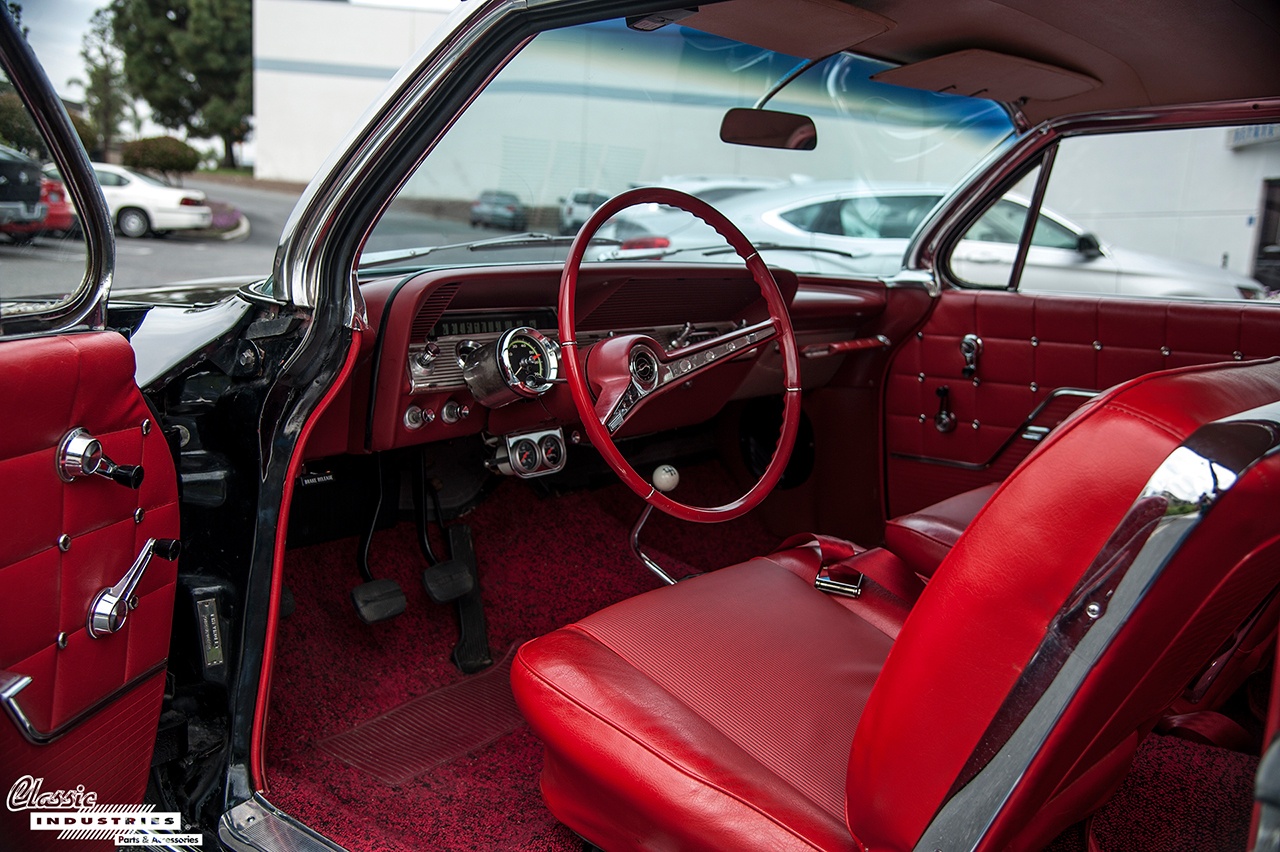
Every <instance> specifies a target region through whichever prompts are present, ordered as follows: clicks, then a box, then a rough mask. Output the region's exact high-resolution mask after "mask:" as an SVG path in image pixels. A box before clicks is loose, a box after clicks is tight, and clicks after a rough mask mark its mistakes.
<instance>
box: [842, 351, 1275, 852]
mask: <svg viewBox="0 0 1280 852" xmlns="http://www.w3.org/2000/svg"><path fill="white" fill-rule="evenodd" d="M1277 400H1280V360H1277V359H1272V360H1269V361H1262V362H1253V363H1228V364H1218V365H1209V366H1203V367H1192V368H1186V369H1182V370H1173V371H1167V372H1162V373H1156V374H1151V375H1149V376H1145V377H1142V378H1140V379H1136V380H1134V381H1132V382H1128V383H1125V384H1123V385H1120V386H1118V387H1116V388H1114V389H1112V390H1111V391H1108V392H1107V393H1105V394H1103V395H1101V396H1099V397H1097V398H1096V399H1095V400H1093V401H1092V402H1091V403H1089V404H1088V405H1086V406H1084V407H1082V408H1081V409H1080V410H1079V412H1078V413H1077V415H1076V416H1075V417H1073V418H1072V419H1070V420H1069V421H1067V422H1065V423H1064V424H1063V425H1062V426H1060V427H1059V428H1058V429H1057V430H1055V432H1054V433H1053V434H1052V435H1051V436H1050V437H1049V438H1048V439H1046V440H1045V441H1044V442H1043V443H1042V445H1041V446H1040V447H1039V448H1037V450H1036V452H1035V453H1033V454H1032V455H1031V456H1030V457H1028V459H1027V460H1026V461H1025V462H1024V463H1023V464H1022V465H1021V466H1020V467H1019V468H1018V469H1016V470H1015V471H1014V473H1013V474H1012V475H1010V476H1009V478H1008V479H1007V480H1006V481H1005V482H1004V483H1003V484H1002V485H1001V487H1000V488H999V489H998V490H997V492H996V494H995V495H994V496H993V497H992V499H991V501H990V502H989V503H988V504H987V506H986V507H985V508H984V509H983V511H982V512H981V513H979V515H978V516H977V517H976V518H975V519H974V522H973V524H972V525H971V526H970V527H969V529H968V530H967V531H966V532H965V534H964V535H963V536H962V537H961V538H960V540H959V541H958V542H957V544H956V546H955V548H954V549H953V550H952V552H951V553H950V555H949V556H948V557H947V559H946V560H945V561H944V562H943V564H942V565H941V566H940V567H939V569H938V572H937V574H936V575H935V576H934V578H933V580H932V582H931V583H930V584H929V586H928V588H927V589H926V590H925V592H924V594H923V595H922V596H921V598H920V600H919V601H918V602H917V604H916V606H915V608H914V609H913V610H912V612H911V615H910V616H909V618H908V619H907V621H906V623H905V624H904V625H903V628H902V631H901V633H900V634H899V636H898V640H897V642H896V644H895V645H894V648H893V650H892V651H891V653H890V654H889V657H888V659H887V661H886V663H885V666H884V669H883V671H882V673H881V676H880V678H879V679H878V681H877V683H876V686H875V689H874V690H873V691H872V694H871V696H870V698H869V700H868V703H867V707H866V711H865V712H864V714H863V716H862V719H861V721H860V722H859V724H858V729H857V732H856V734H855V737H854V740H853V746H852V750H851V754H850V762H849V774H848V784H847V795H848V805H847V813H848V815H849V827H850V829H851V830H852V831H853V833H854V835H855V836H856V837H858V838H859V840H861V841H862V842H863V843H865V844H866V845H867V846H868V847H870V848H895V849H909V848H912V847H913V846H914V845H915V844H916V843H917V841H918V840H920V839H921V837H922V835H924V834H925V833H926V830H927V829H930V826H931V823H934V820H935V818H937V819H938V820H939V822H942V821H944V820H945V819H946V818H949V817H950V816H952V815H954V814H955V813H956V812H957V811H958V812H959V820H960V823H959V824H963V825H965V827H966V830H969V829H972V830H974V831H977V832H978V833H977V834H976V835H975V839H976V841H978V842H979V845H981V846H984V847H985V848H1035V847H1037V846H1038V845H1041V844H1043V842H1045V841H1047V840H1048V839H1050V838H1051V837H1052V836H1053V835H1054V834H1055V833H1056V832H1057V831H1058V830H1060V829H1061V828H1062V827H1064V826H1065V825H1066V824H1068V823H1069V822H1071V821H1072V820H1074V819H1077V818H1079V816H1080V815H1081V814H1083V813H1087V812H1088V811H1089V810H1091V809H1092V808H1093V807H1096V805H1097V804H1099V803H1101V802H1102V801H1104V800H1105V798H1106V796H1108V795H1109V794H1110V792H1111V791H1112V790H1113V789H1114V786H1115V785H1116V784H1117V783H1118V782H1119V780H1120V779H1121V778H1122V777H1123V775H1124V772H1125V771H1126V769H1127V767H1128V762H1129V758H1130V757H1131V755H1132V751H1133V749H1134V748H1135V747H1136V744H1137V742H1138V741H1139V740H1140V739H1141V737H1142V736H1143V735H1145V734H1146V732H1147V731H1148V730H1149V729H1150V727H1151V725H1152V724H1154V721H1155V720H1156V718H1157V717H1158V716H1159V715H1160V713H1161V712H1162V711H1163V709H1164V708H1165V707H1167V706H1168V705H1169V703H1170V702H1171V701H1172V700H1173V699H1174V698H1176V697H1177V696H1178V694H1179V693H1180V692H1181V691H1182V690H1183V688H1184V687H1185V686H1186V684H1187V683H1188V681H1189V680H1190V679H1191V678H1192V677H1193V676H1194V675H1195V674H1196V673H1197V671H1199V670H1200V669H1201V668H1202V667H1203V666H1204V665H1205V663H1206V662H1207V661H1208V660H1209V659H1211V658H1212V657H1213V655H1214V654H1215V652H1217V651H1218V650H1219V648H1220V647H1221V644H1222V643H1223V641H1225V640H1226V639H1227V638H1228V637H1230V636H1231V634H1232V633H1233V632H1234V631H1235V630H1236V629H1237V628H1238V627H1239V625H1240V624H1241V623H1242V622H1243V621H1245V620H1246V619H1247V618H1248V617H1249V615H1250V613H1251V612H1252V611H1253V610H1254V609H1255V608H1256V606H1257V605H1258V604H1259V603H1260V602H1261V601H1262V600H1264V599H1265V597H1266V596H1267V595H1268V594H1270V593H1271V591H1272V590H1273V589H1274V588H1275V586H1276V581H1277V578H1280V571H1278V570H1276V569H1277V557H1278V555H1280V548H1278V546H1277V544H1276V541H1277V536H1278V535H1280V519H1277V518H1276V516H1275V513H1274V512H1270V511H1268V510H1267V509H1265V508H1264V509H1261V510H1259V508H1258V506H1264V507H1265V506H1268V505H1269V506H1275V505H1277V503H1276V501H1275V497H1274V494H1275V490H1276V488H1277V485H1276V484H1275V483H1277V482H1278V481H1280V476H1276V475H1275V473H1276V470H1277V465H1278V464H1280V462H1278V461H1277V457H1276V456H1274V455H1273V456H1271V457H1269V458H1268V459H1266V460H1265V461H1264V462H1262V463H1261V464H1259V465H1256V466H1254V467H1253V468H1251V469H1250V471H1249V473H1248V475H1246V476H1241V477H1240V478H1239V481H1237V482H1236V483H1235V486H1234V487H1233V488H1232V489H1231V490H1230V491H1228V492H1227V493H1225V494H1224V495H1222V498H1221V499H1220V500H1218V501H1217V503H1215V504H1214V505H1213V506H1212V509H1211V511H1207V512H1205V513H1204V516H1203V518H1202V519H1200V518H1199V517H1198V516H1197V519H1198V525H1196V526H1195V528H1194V529H1193V530H1192V531H1191V532H1190V534H1189V535H1187V537H1186V539H1185V541H1183V542H1182V545H1181V547H1180V548H1178V549H1177V550H1176V551H1175V552H1174V555H1173V557H1172V558H1171V560H1170V561H1168V563H1167V564H1163V563H1162V565H1163V571H1162V573H1160V574H1159V578H1158V580H1156V581H1155V582H1154V583H1153V584H1152V585H1151V587H1150V589H1149V591H1148V592H1147V593H1146V596H1145V597H1144V598H1142V599H1141V600H1140V601H1139V602H1138V603H1137V604H1136V608H1135V609H1134V611H1133V613H1132V615H1131V617H1129V618H1127V619H1124V620H1123V626H1122V627H1121V628H1120V630H1119V632H1118V633H1116V635H1115V637H1114V639H1113V640H1111V641H1110V642H1109V643H1108V644H1106V645H1104V646H1103V647H1102V648H1101V649H1100V650H1099V652H1098V654H1099V656H1098V657H1097V661H1096V663H1095V664H1094V665H1093V666H1092V667H1091V668H1089V669H1088V670H1086V672H1085V674H1083V675H1082V677H1083V682H1082V683H1080V684H1077V686H1076V688H1075V689H1074V690H1073V691H1071V692H1070V693H1068V694H1066V695H1065V697H1063V698H1062V702H1063V704H1062V706H1061V707H1060V708H1059V712H1058V713H1055V714H1051V715H1050V717H1049V718H1050V723H1048V724H1047V726H1046V730H1047V733H1045V732H1043V731H1042V732H1041V733H1042V734H1044V735H1043V736H1042V737H1041V738H1040V740H1039V741H1033V742H1032V744H1031V745H1026V744H1025V742H1026V741H1020V740H1018V739H1017V737H1018V736H1020V735H1021V732H1019V731H1016V730H1015V726H1016V724H1017V723H1019V722H1021V721H1022V720H1023V719H1024V718H1026V717H1027V716H1028V714H1029V712H1031V710H1030V708H1031V707H1032V706H1033V705H1034V704H1035V702H1036V701H1037V700H1040V697H1041V696H1042V695H1043V693H1044V689H1045V688H1046V686H1048V684H1049V682H1050V681H1051V679H1052V677H1053V676H1054V674H1055V672H1054V671H1052V670H1051V669H1052V666H1049V667H1048V668H1046V661H1051V658H1053V657H1054V656H1055V654H1058V653H1059V652H1061V651H1062V650H1063V648H1064V647H1066V646H1068V645H1069V646H1070V647H1071V648H1074V647H1075V645H1074V643H1075V642H1083V641H1084V640H1083V639H1082V638H1081V636H1082V635H1085V634H1088V633H1089V632H1091V631H1093V630H1094V629H1095V628H1094V626H1093V625H1094V624H1095V623H1096V625H1097V626H1098V628H1101V626H1102V625H1103V624H1104V623H1108V618H1107V616H1106V612H1107V607H1108V606H1111V605H1112V601H1111V599H1110V598H1108V597H1105V596H1104V598H1102V599H1101V600H1100V601H1098V600H1093V599H1090V601H1089V602H1092V603H1100V606H1101V609H1100V610H1098V611H1096V612H1094V613H1093V615H1089V614H1087V612H1086V610H1085V609H1084V603H1083V601H1084V600H1085V598H1084V597H1082V596H1081V590H1082V589H1085V588H1089V587H1091V586H1093V585H1095V583H1094V581H1095V580H1097V579H1098V578H1103V580H1105V581H1107V582H1109V581H1110V580H1111V578H1114V577H1116V576H1120V575H1121V574H1122V573H1123V572H1120V574H1117V573H1115V572H1113V569H1115V568H1117V567H1119V568H1121V569H1126V568H1128V566H1129V564H1130V562H1131V561H1132V560H1133V559H1134V558H1135V555H1136V553H1137V550H1138V548H1139V547H1140V546H1142V545H1143V544H1144V543H1147V542H1148V537H1149V536H1151V533H1152V530H1153V529H1155V528H1156V527H1157V526H1158V525H1159V524H1162V523H1164V521H1163V520H1162V519H1163V518H1164V512H1165V510H1166V508H1167V504H1168V501H1167V500H1166V499H1165V498H1162V497H1159V496H1158V495H1157V496H1152V495H1146V496H1144V495H1143V492H1144V488H1146V486H1147V484H1148V481H1149V480H1151V478H1152V476H1153V474H1155V473H1156V472H1157V470H1158V469H1160V468H1161V466H1162V464H1163V463H1165V462H1166V460H1167V459H1168V458H1169V457H1170V456H1171V454H1173V453H1174V451H1175V450H1178V448H1179V447H1180V446H1181V445H1182V444H1183V443H1184V442H1186V441H1187V440H1188V438H1190V437H1191V436H1192V435H1193V433H1195V432H1196V431H1197V429H1199V428H1200V427H1202V426H1204V425H1205V424H1209V423H1212V422H1213V421H1216V420H1219V419H1221V418H1225V417H1230V416H1233V415H1237V414H1239V413H1240V412H1243V411H1249V410H1251V409H1255V408H1257V407H1259V406H1263V405H1267V404H1270V403H1273V402H1275V401H1277ZM1180 452H1185V451H1180ZM1246 455H1247V453H1246ZM1224 470H1225V468H1224ZM1140 497H1142V498H1143V499H1142V500H1139V498H1140ZM1268 497H1269V499H1268ZM1162 500H1163V501H1164V502H1161V501H1162ZM1135 508H1136V513H1135V512H1134V510H1135ZM1175 514H1176V513H1175ZM1191 514H1194V513H1189V516H1190V515H1191ZM1160 540H1161V541H1167V540H1169V537H1168V534H1167V533H1160ZM1155 541H1156V539H1155V538H1152V539H1151V542H1153V543H1154V542H1155ZM1144 558H1145V557H1144ZM1104 585H1105V583H1104ZM1104 591H1105V590H1104ZM1118 600H1119V599H1118V598H1117V602H1118ZM1109 623H1110V624H1111V625H1114V624H1116V623H1118V622H1116V621H1114V620H1113V621H1111V622H1109ZM1108 629H1110V628H1109V627H1108ZM1096 635H1097V636H1102V635H1103V632H1102V631H1100V632H1098V633H1097V634H1096ZM1046 637H1049V641H1046ZM1082 647H1083V646H1082ZM1033 658H1034V662H1033ZM1058 662H1059V663H1061V662H1062V661H1061V660H1059V661H1058ZM1037 712H1038V711H1037ZM1020 742H1022V743H1023V745H1021V746H1019V745H1018V743H1020ZM1001 748H1005V749H1006V750H1008V749H1013V751H1014V752H1015V754H1014V755H1013V758H1014V759H1012V760H1011V758H1010V755H1009V754H1008V753H1007V751H1006V752H1005V753H1001V757H1000V759H999V760H998V761H993V760H992V758H993V757H994V756H995V755H996V754H997V752H999V750H1000V749H1001ZM1018 760H1023V763H1022V764H1021V765H1020V768H1018V770H1017V772H1016V773H1015V774H1014V775H1013V776H1012V777H1011V778H1009V779H1006V780H1007V781H1008V788H1009V789H1010V790H1012V792H1011V793H1009V792H1008V791H1007V790H1006V791H1005V792H1003V793H1002V792H1000V789H999V788H1000V783H1003V782H997V783H996V784H995V786H994V787H990V786H989V785H988V787H986V788H984V786H983V785H984V784H988V782H989V781H990V779H991V778H992V777H993V774H994V773H996V772H998V771H999V770H1001V769H1002V768H1003V767H1006V766H1014V765H1015V764H1017V761H1018ZM984 789H985V790H986V791H987V792H986V793H985V794H983V793H982V790H984ZM993 790H994V792H992V791H993ZM982 795H986V797H987V798H986V799H985V800H983V799H982V798H981V796H982ZM975 796H976V797H977V798H975ZM934 828H935V829H936V828H937V825H936V824H935V825H934ZM988 829H989V830H988ZM930 848H932V847H930Z"/></svg>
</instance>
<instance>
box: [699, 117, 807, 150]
mask: <svg viewBox="0 0 1280 852" xmlns="http://www.w3.org/2000/svg"><path fill="white" fill-rule="evenodd" d="M720 140H721V141H723V142H728V143H730V144H731V145H751V146H754V147H756V148H783V149H786V150H790V151H812V150H813V149H814V148H816V147H817V146H818V128H816V127H814V125H813V119H811V118H809V116H807V115H797V114H795V113H792V112H775V111H774V110H768V109H731V110H729V111H728V112H727V113H725V115H724V120H723V121H721V122H720Z"/></svg>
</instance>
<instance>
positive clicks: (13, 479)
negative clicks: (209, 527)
mask: <svg viewBox="0 0 1280 852" xmlns="http://www.w3.org/2000/svg"><path fill="white" fill-rule="evenodd" d="M133 374H134V360H133V351H132V349H130V347H129V344H128V342H127V341H126V340H125V339H124V338H122V337H120V336H119V335H117V334H113V333H105V332H102V333H86V334H71V335H63V336H60V337H48V338H39V339H29V340H10V341H4V342H0V411H3V412H5V415H6V417H5V421H6V422H5V423H4V425H3V428H0V483H3V486H0V523H3V525H4V534H3V535H2V536H0V691H5V693H6V694H5V696H4V699H3V710H4V712H3V713H0V789H2V790H4V791H5V793H6V795H8V794H9V792H10V791H11V790H13V789H14V784H15V783H21V779H23V778H24V777H27V776H29V777H30V778H35V779H42V781H41V788H42V790H43V791H45V792H50V791H56V790H75V789H77V788H78V787H80V786H81V785H83V787H84V790H85V791H86V792H91V793H95V794H96V796H97V801H98V803H99V804H113V805H124V804H136V803H138V802H140V801H141V799H142V794H143V792H144V790H145V788H146V779H147V771H148V768H149V766H150V755H151V749H152V746H153V744H154V739H155V731H156V722H157V718H158V715H159V711H160V698H161V694H162V691H163V686H164V665H165V661H166V658H167V655H168V647H169V629H170V622H171V619H172V614H173V598H174V592H175V587H176V578H177V563H176V561H174V562H171V561H166V560H164V559H162V558H158V557H157V558H153V559H152V560H151V562H150V564H149V565H148V566H147V569H146V571H145V573H144V574H143V576H142V579H141V580H140V582H139V583H138V585H137V587H136V589H135V592H134V595H135V597H136V602H137V603H136V607H134V608H133V609H132V610H130V611H129V613H128V615H127V617H126V619H125V622H124V624H123V626H122V627H120V629H119V630H118V631H116V632H114V633H102V632H100V635H99V637H98V638H91V636H90V635H89V630H88V615H89V608H90V604H91V602H92V600H93V599H94V597H95V596H96V595H97V594H98V592H99V591H101V590H103V589H106V588H109V587H111V586H112V585H114V584H116V583H118V582H119V581H120V580H121V578H122V577H124V575H125V573H126V572H127V570H128V569H129V567H130V566H131V564H132V563H133V562H134V559H135V557H136V556H137V554H138V553H139V551H140V550H142V548H143V546H144V544H145V543H146V542H147V540H148V539H150V538H157V539H176V538H178V489H177V477H176V474H175V472H174V466H173V460H172V458H171V456H170V453H169V449H168V446H167V444H166V442H165V438H164V435H163V433H162V432H161V431H160V429H159V428H158V426H157V425H156V424H155V423H154V422H152V414H151V412H150V410H149V409H148V407H147V405H146V403H145V401H144V400H143V397H142V395H141V393H140V392H139V391H138V389H137V387H136V386H135V384H134V377H133ZM75 427H82V428H84V429H86V430H87V431H88V432H89V433H90V434H92V435H93V437H95V438H97V439H98V440H99V441H100V442H101V444H102V449H103V452H104V454H105V455H106V456H107V457H109V458H110V459H112V460H113V461H115V462H116V463H118V464H141V465H142V466H143V471H144V476H143V480H142V483H141V486H140V487H139V488H138V489H137V490H134V489H132V488H129V487H128V486H126V485H122V484H120V483H117V482H113V481H111V480H109V479H107V478H105V477H102V476H83V477H76V478H74V479H72V481H70V482H66V481H64V480H63V478H62V477H61V476H60V474H59V471H58V468H57V463H56V456H57V448H58V445H59V444H60V443H61V441H62V438H63V436H64V435H66V434H67V433H68V432H69V431H70V430H72V429H73V428H75ZM28 678H29V680H26V679H28ZM24 720H25V722H24ZM57 837H58V832H55V831H31V830H30V829H29V828H28V815H27V813H26V812H25V811H23V810H18V811H16V812H15V811H14V810H13V809H12V808H10V807H5V808H3V809H0V848H5V849H39V848H50V849H59V850H68V849H72V848H75V846H76V845H77V844H75V843H71V842H69V841H66V840H58V839H57ZM88 848H103V844H102V842H101V841H99V842H97V844H96V845H94V844H92V843H91V844H90V845H89V846H88Z"/></svg>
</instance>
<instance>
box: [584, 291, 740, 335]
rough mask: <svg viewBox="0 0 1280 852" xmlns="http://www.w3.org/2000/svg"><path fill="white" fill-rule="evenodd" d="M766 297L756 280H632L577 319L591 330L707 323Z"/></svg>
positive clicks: (723, 317)
mask: <svg viewBox="0 0 1280 852" xmlns="http://www.w3.org/2000/svg"><path fill="white" fill-rule="evenodd" d="M761 298H763V297H762V296H761V295H760V290H759V288H758V287H756V284H755V282H754V281H752V280H750V279H747V280H745V281H744V280H737V281H734V280H725V279H711V280H693V281H689V280H680V279H676V280H671V281H642V280H632V281H628V282H626V283H625V284H623V285H622V286H621V287H619V288H618V290H617V291H616V292H614V293H613V294H612V295H611V296H609V298H607V299H605V300H604V302H603V303H602V304H601V305H600V306H599V307H598V308H596V309H595V310H593V311H591V313H589V314H587V316H585V317H583V318H582V319H580V320H579V322H578V327H579V328H581V329H584V330H588V331H597V330H603V329H617V328H637V327H642V326H660V325H669V324H671V323H676V324H677V325H678V324H679V323H683V322H692V323H707V322H715V321H717V320H723V319H725V318H726V317H735V316H738V315H739V314H740V312H741V311H742V310H743V309H745V308H746V307H747V306H748V305H750V304H751V303H752V302H754V301H756V300H757V299H761Z"/></svg>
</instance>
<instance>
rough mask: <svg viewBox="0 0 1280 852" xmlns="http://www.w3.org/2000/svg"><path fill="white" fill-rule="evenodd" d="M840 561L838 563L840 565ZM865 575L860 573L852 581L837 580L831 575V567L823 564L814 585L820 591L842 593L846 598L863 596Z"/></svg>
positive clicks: (830, 593) (832, 593) (834, 593)
mask: <svg viewBox="0 0 1280 852" xmlns="http://www.w3.org/2000/svg"><path fill="white" fill-rule="evenodd" d="M838 564H839V563H837V565H838ZM863 576H864V575H862V574H861V573H859V574H858V575H857V576H856V578H854V579H853V581H852V582H849V581H847V580H837V579H836V578H834V577H832V576H831V569H830V568H828V567H827V566H825V565H824V566H822V567H821V568H819V569H818V576H817V577H815V578H814V580H813V587H814V588H815V589H817V590H818V591H820V592H826V593H827V594H829V595H840V596H841V597H846V598H860V597H862V580H863Z"/></svg>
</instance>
